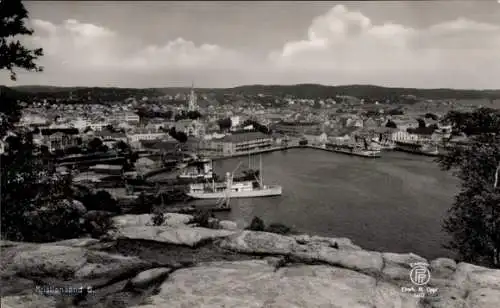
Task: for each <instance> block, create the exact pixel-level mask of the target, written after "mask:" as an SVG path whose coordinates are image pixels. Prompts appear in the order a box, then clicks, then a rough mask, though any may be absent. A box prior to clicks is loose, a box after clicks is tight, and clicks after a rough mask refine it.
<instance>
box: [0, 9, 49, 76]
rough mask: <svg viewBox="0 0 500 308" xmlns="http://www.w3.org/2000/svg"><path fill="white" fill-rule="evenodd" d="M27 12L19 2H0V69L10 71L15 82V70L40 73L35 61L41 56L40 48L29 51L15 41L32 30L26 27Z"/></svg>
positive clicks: (31, 32)
mask: <svg viewBox="0 0 500 308" xmlns="http://www.w3.org/2000/svg"><path fill="white" fill-rule="evenodd" d="M27 18H28V11H27V10H26V9H25V7H24V5H23V4H22V2H21V1H20V0H8V1H0V20H1V21H0V23H1V24H0V69H1V70H8V71H10V78H11V79H12V80H16V73H15V71H14V69H15V68H21V69H25V70H28V71H37V72H40V71H42V70H43V68H42V67H41V66H38V65H36V64H35V61H36V60H37V59H38V58H39V57H41V56H43V50H42V49H41V48H36V49H29V48H26V47H25V46H23V45H22V44H21V42H20V41H19V40H17V39H16V37H17V36H20V35H24V36H30V35H32V34H33V30H32V29H29V28H27V27H26V24H25V22H26V19H27Z"/></svg>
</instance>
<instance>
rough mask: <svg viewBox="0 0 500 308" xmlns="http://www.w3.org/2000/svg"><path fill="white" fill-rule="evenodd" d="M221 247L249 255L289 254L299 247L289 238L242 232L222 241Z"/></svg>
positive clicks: (271, 234) (264, 233) (266, 233)
mask: <svg viewBox="0 0 500 308" xmlns="http://www.w3.org/2000/svg"><path fill="white" fill-rule="evenodd" d="M219 246H220V247H221V248H224V249H229V250H232V251H236V252H240V253H248V254H289V253H291V252H292V251H294V250H295V249H296V247H298V246H299V245H298V244H297V242H296V241H295V240H294V239H293V238H291V237H288V236H283V235H279V234H274V233H268V232H259V231H242V232H239V233H236V234H234V235H232V236H230V237H228V238H226V239H224V240H222V241H221V242H220V243H219Z"/></svg>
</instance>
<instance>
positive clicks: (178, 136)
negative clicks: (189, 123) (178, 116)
mask: <svg viewBox="0 0 500 308" xmlns="http://www.w3.org/2000/svg"><path fill="white" fill-rule="evenodd" d="M168 134H169V136H170V137H172V138H174V139H175V140H177V141H179V142H180V143H186V142H187V140H188V136H187V135H186V133H185V132H178V131H177V130H176V129H175V127H172V128H171V129H170V130H169V131H168Z"/></svg>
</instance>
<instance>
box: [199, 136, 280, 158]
mask: <svg viewBox="0 0 500 308" xmlns="http://www.w3.org/2000/svg"><path fill="white" fill-rule="evenodd" d="M208 144H209V147H208V148H204V149H203V150H205V151H208V152H211V153H212V154H215V155H237V154H245V153H250V152H253V151H258V150H264V149H267V148H270V147H272V145H273V138H272V136H269V135H266V134H263V133H261V132H244V133H237V134H232V135H227V136H225V137H223V138H220V139H213V140H211V141H210V142H209V143H208Z"/></svg>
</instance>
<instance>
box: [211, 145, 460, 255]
mask: <svg viewBox="0 0 500 308" xmlns="http://www.w3.org/2000/svg"><path fill="white" fill-rule="evenodd" d="M252 161H253V164H254V165H253V166H254V167H257V168H258V165H259V162H258V159H253V160H252ZM240 162H241V163H242V165H241V168H245V167H247V166H248V158H245V157H242V158H232V159H227V160H221V161H217V162H216V163H215V165H214V168H215V171H216V172H217V173H218V174H221V175H223V174H224V173H225V172H231V171H232V170H233V169H234V168H235V167H236V166H237V165H238V164H239V163H240ZM262 165H263V178H264V183H265V184H279V185H282V186H283V195H282V196H280V197H268V198H258V199H232V200H231V207H232V211H231V212H229V213H219V214H218V216H221V218H227V219H230V220H233V221H236V222H237V223H238V224H239V225H240V226H242V227H244V226H246V225H248V224H249V222H250V221H251V220H252V218H253V217H254V216H259V217H261V218H262V219H263V220H264V221H265V222H266V223H267V224H269V223H273V222H279V223H283V224H285V225H288V226H291V227H293V228H294V229H295V230H297V231H299V232H304V233H308V234H311V235H320V236H331V237H348V238H350V239H351V240H352V241H353V242H354V243H355V244H357V245H359V246H361V247H363V248H364V249H368V250H377V251H390V252H400V253H406V252H413V253H416V254H419V255H421V256H423V257H426V258H437V257H453V254H452V252H450V251H448V250H446V249H445V248H443V244H445V243H446V242H447V240H448V235H447V234H446V233H445V232H444V231H442V228H441V225H442V221H443V218H444V217H445V216H446V214H447V210H448V209H449V208H450V207H451V205H452V203H453V197H454V195H455V194H456V193H457V192H458V189H459V188H458V184H459V182H458V180H457V179H456V178H454V177H453V176H452V175H451V174H450V173H448V172H444V171H441V170H440V169H439V167H438V166H437V164H436V163H435V162H434V159H433V158H431V157H422V156H414V155H411V154H406V153H400V152H386V153H383V156H382V158H378V159H366V158H362V157H353V156H347V155H342V154H336V153H329V152H325V151H318V150H314V149H289V150H287V151H282V152H273V153H268V154H263V155H262Z"/></svg>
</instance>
